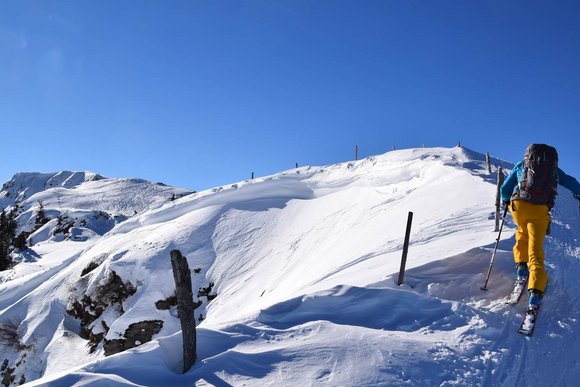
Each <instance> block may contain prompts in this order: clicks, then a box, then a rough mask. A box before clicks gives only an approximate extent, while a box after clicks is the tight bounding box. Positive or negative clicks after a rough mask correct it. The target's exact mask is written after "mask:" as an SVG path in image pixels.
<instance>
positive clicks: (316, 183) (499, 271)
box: [0, 147, 580, 386]
mask: <svg viewBox="0 0 580 387" xmlns="http://www.w3.org/2000/svg"><path fill="white" fill-rule="evenodd" d="M492 162H493V165H494V167H493V171H492V173H489V172H488V171H487V166H486V164H485V155H483V154H481V153H477V152H474V151H471V150H469V149H466V148H460V147H456V148H422V149H409V150H400V151H393V152H388V153H386V154H384V155H378V156H373V157H369V158H366V159H364V160H360V161H354V162H346V163H340V164H335V165H329V166H324V167H302V168H297V169H292V170H288V171H284V172H281V173H278V174H275V175H272V176H266V177H262V178H257V179H254V180H251V181H244V182H238V183H235V184H231V185H228V186H223V187H217V188H215V189H213V190H208V191H204V192H199V193H195V194H191V195H187V196H184V197H181V198H179V199H177V200H173V201H168V200H167V194H168V193H170V192H174V191H175V189H173V188H171V187H166V189H165V190H164V191H161V192H162V194H163V195H162V196H164V199H163V200H161V199H159V198H157V199H155V200H151V199H149V201H148V202H147V205H145V204H139V203H140V202H139V201H138V200H137V199H132V198H133V196H132V194H127V192H131V189H132V188H131V187H132V184H133V183H135V182H128V181H123V182H121V181H109V180H108V179H103V180H102V181H99V180H97V181H84V182H81V183H78V184H76V183H75V184H76V185H75V187H76V188H71V187H70V186H69V187H61V185H62V184H64V183H65V182H67V181H68V180H69V179H70V177H71V176H69V178H67V179H64V176H62V178H59V179H53V181H54V182H57V181H58V182H61V183H60V184H59V186H58V187H53V188H51V189H50V190H46V191H43V194H42V195H43V196H38V195H40V194H41V191H38V192H36V194H35V195H37V196H36V197H35V198H34V199H35V200H38V199H37V198H39V197H41V198H42V201H43V202H46V203H47V205H46V207H47V208H52V209H54V208H56V207H57V205H60V206H61V207H60V208H59V211H60V213H62V212H70V211H72V209H73V208H77V207H79V208H84V209H85V210H95V209H96V208H95V207H96V206H97V204H95V203H96V202H95V201H92V202H91V199H89V197H98V195H95V193H96V192H99V193H100V194H105V197H106V199H103V201H102V202H103V203H107V206H110V207H108V208H115V211H117V212H118V213H121V214H124V215H125V216H126V220H121V221H117V222H115V223H114V224H113V225H112V226H111V227H112V228H111V229H110V231H107V232H106V233H96V232H95V233H93V234H90V233H86V234H83V235H85V237H84V238H82V239H79V240H75V239H74V238H72V239H70V238H69V239H64V240H62V241H56V240H54V239H52V240H50V239H46V240H42V241H40V242H38V243H37V244H35V245H34V246H33V247H32V249H29V250H31V251H28V253H27V254H29V256H31V257H34V258H33V259H32V258H31V259H29V260H25V259H22V263H20V264H18V265H17V266H15V267H14V269H12V270H11V271H9V272H2V273H0V323H1V322H2V321H8V320H11V321H13V323H14V325H16V326H17V333H18V337H19V340H20V342H21V345H23V346H26V347H27V349H25V350H20V351H18V350H15V349H14V348H13V347H10V348H8V349H7V350H6V353H7V355H5V356H6V358H7V359H8V360H9V363H10V366H11V367H12V365H13V364H15V363H16V362H18V361H20V360H22V361H21V364H20V366H19V367H18V368H17V370H16V371H15V375H16V376H17V377H20V376H25V377H26V380H28V381H31V380H35V381H33V382H32V383H31V385H50V386H65V385H73V384H75V383H82V384H89V385H90V384H102V383H107V384H112V385H150V386H156V385H158V386H162V385H192V384H195V385H225V384H230V385H243V384H250V385H264V384H273V385H290V384H299V385H361V386H377V385H441V386H449V385H482V386H492V385H493V386H495V385H520V384H526V385H539V384H542V383H550V384H551V383H553V382H554V381H556V382H557V383H558V384H559V385H573V384H574V383H575V376H574V375H577V374H578V371H580V370H579V369H578V367H579V366H578V365H577V364H576V362H575V360H574V359H575V358H576V357H577V356H578V355H580V353H578V352H580V349H578V348H580V346H579V345H578V344H579V343H578V342H577V339H576V335H575V334H574V332H575V330H576V329H577V328H578V321H579V320H578V318H579V317H580V316H578V314H579V312H578V310H580V309H579V308H578V305H577V301H576V300H577V297H575V296H574V294H573V292H574V284H575V282H574V281H576V279H577V275H578V274H580V260H579V259H578V258H580V250H579V249H578V247H577V235H578V231H579V225H580V214H579V213H578V207H577V203H576V202H575V201H574V200H573V199H572V198H571V195H568V194H567V193H566V192H562V191H563V188H562V187H560V189H561V193H560V195H559V197H558V203H557V206H556V208H555V211H554V222H553V230H552V235H551V236H550V237H549V238H548V239H547V241H546V247H545V248H546V251H547V257H548V258H547V259H548V270H549V275H550V278H551V279H550V292H549V294H547V295H546V298H545V305H544V306H543V314H542V316H541V318H540V320H539V321H538V327H537V332H536V334H535V336H533V337H532V338H529V339H524V338H522V337H518V336H519V335H517V333H516V330H517V325H518V322H519V320H520V319H521V315H522V313H523V312H524V310H525V308H524V305H523V304H522V305H516V306H513V307H509V306H506V305H504V304H503V302H502V299H503V297H504V296H506V295H507V294H508V293H509V291H510V288H511V283H512V279H513V278H512V277H513V263H512V257H511V252H510V250H511V245H512V244H513V238H512V235H513V231H514V224H513V222H512V221H511V220H508V221H507V222H506V229H505V230H504V233H503V234H502V237H503V239H502V241H501V242H500V249H499V251H498V255H497V258H496V265H495V267H494V272H493V274H492V278H491V280H490V283H489V291H488V292H481V290H480V289H479V287H480V286H481V284H482V283H483V280H484V275H485V273H486V270H487V266H488V263H489V258H490V256H491V249H492V248H493V246H494V244H495V238H496V234H495V233H493V232H492V231H493V228H494V221H493V212H494V207H493V206H494V201H495V181H496V171H497V167H498V166H502V167H504V168H508V169H509V168H510V164H509V163H507V162H504V161H501V160H497V159H492ZM75 179H76V178H75ZM75 179H73V180H70V184H72V182H73V181H75ZM49 180H50V179H49ZM49 180H47V181H49ZM67 184H69V183H67ZM139 189H140V190H141V192H145V193H143V194H142V195H141V197H142V198H147V197H150V195H153V196H155V195H156V194H159V192H160V191H156V190H153V189H152V191H143V187H140V188H139ZM156 189H157V188H156ZM75 191H78V192H81V193H82V194H80V195H79V196H75V195H74V194H73V192H75ZM175 192H177V191H175ZM86 194H90V196H87V195H86ZM32 196H34V195H32ZM57 197H60V199H57ZM28 200H30V198H29V199H28ZM59 200H60V202H59ZM151 203H153V204H151ZM147 206H149V207H147ZM30 207H32V204H30ZM134 208H138V209H139V211H136V212H137V213H136V214H135V213H133V214H132V215H131V214H130V213H129V212H130V211H131V210H133V209H134ZM77 210H78V209H76V210H75V211H77ZM408 211H413V212H414V214H415V217H414V224H413V228H412V237H411V248H410V251H409V260H408V263H407V272H406V274H405V284H404V285H403V286H401V287H399V286H397V285H395V284H394V279H395V277H396V276H397V274H398V270H399V263H400V255H401V248H402V239H403V233H404V229H405V223H406V219H407V212H408ZM176 248H177V249H179V250H180V251H182V253H183V254H184V255H185V256H186V257H187V259H188V262H189V265H190V267H191V268H192V280H193V285H194V293H196V289H200V292H199V293H198V294H194V298H195V301H198V302H200V303H201V304H200V307H199V308H198V309H196V317H197V318H198V320H200V321H199V326H198V362H197V363H196V365H195V366H194V367H193V368H192V370H190V372H188V373H187V374H185V375H180V374H179V370H180V368H181V344H180V340H181V334H180V327H179V320H178V319H177V314H176V309H175V306H171V305H170V306H168V308H165V307H163V308H158V307H157V306H156V305H160V304H159V301H164V302H165V301H166V300H169V299H170V297H171V296H172V295H173V292H174V288H173V279H172V273H171V268H170V262H169V252H170V251H171V250H173V249H176ZM117 277H118V278H119V279H120V281H122V283H123V284H125V285H126V286H127V287H128V288H129V289H131V287H134V293H132V294H130V295H129V296H128V297H127V298H126V299H123V300H121V301H120V302H118V303H111V304H110V305H106V306H104V311H103V312H102V313H101V314H100V315H99V316H98V317H97V318H96V319H95V320H93V321H88V322H87V323H86V324H85V325H83V324H84V323H82V322H79V318H75V317H73V316H72V315H71V314H70V313H69V314H67V312H66V311H67V310H71V309H72V308H73V306H74V303H75V302H81V301H82V298H83V297H84V296H86V297H89V298H91V299H92V300H93V301H94V302H96V300H99V297H98V295H99V294H102V293H99V292H102V289H104V288H105V287H106V284H107V283H109V282H110V281H111V278H117ZM210 284H211V286H210ZM125 285H124V286H125ZM204 289H205V290H207V292H203V291H201V290H204ZM129 293H131V292H129ZM162 304H163V303H162ZM85 308H88V309H85V310H89V309H90V310H93V311H94V310H95V309H94V307H93V309H91V308H92V307H91V306H90V305H89V304H87V306H86V307H85ZM80 310H81V311H82V308H81V309H80ZM146 321H159V322H161V325H162V327H161V328H160V329H159V331H158V332H156V333H155V334H154V335H153V339H152V340H151V341H149V342H147V343H141V342H140V343H138V344H137V347H136V348H133V349H130V350H127V351H125V352H122V353H119V354H116V355H114V356H108V357H106V356H105V352H106V348H107V345H109V344H108V343H111V342H114V341H115V340H125V339H126V338H127V335H128V332H129V331H130V330H131V327H132V326H135V324H139V323H143V322H146ZM83 330H85V333H86V332H87V331H88V332H90V333H91V334H92V335H93V336H96V335H102V336H101V337H100V341H98V340H97V339H96V338H93V339H90V340H87V339H83V338H82V337H81V336H82V332H83ZM43 338H47V339H43ZM89 342H90V343H92V344H91V346H92V348H93V351H92V352H91V351H90V350H89V348H88V347H87V343H89ZM565 344H567V345H565ZM0 345H2V344H1V343H0ZM564 350H566V351H567V353H566V354H564V353H563V351H564ZM546 353H547V354H549V357H550V358H558V359H559V360H558V363H554V364H550V367H549V370H546V369H544V368H540V367H537V366H536V365H537V364H539V363H542V364H545V363H546ZM24 354H26V357H25V358H23V355H24ZM71 354H74V356H71ZM73 359H74V360H73ZM1 360H2V359H0V361H1ZM546 368H547V367H546Z"/></svg>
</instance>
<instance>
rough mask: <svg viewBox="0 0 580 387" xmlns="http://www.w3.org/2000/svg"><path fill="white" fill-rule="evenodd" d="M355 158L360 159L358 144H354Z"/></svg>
mask: <svg viewBox="0 0 580 387" xmlns="http://www.w3.org/2000/svg"><path fill="white" fill-rule="evenodd" d="M354 160H355V161H357V160H358V145H355V146H354Z"/></svg>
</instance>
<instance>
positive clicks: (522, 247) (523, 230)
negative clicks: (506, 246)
mask: <svg viewBox="0 0 580 387" xmlns="http://www.w3.org/2000/svg"><path fill="white" fill-rule="evenodd" d="M510 212H511V214H512V216H513V218H514V220H515V222H516V224H517V226H518V229H517V231H516V244H515V245H514V259H515V261H516V263H522V262H527V263H528V270H529V271H530V279H529V282H528V289H537V290H540V291H542V292H543V291H544V290H545V289H546V284H547V283H548V275H547V274H546V270H545V269H544V239H545V237H546V233H547V231H548V225H549V224H550V220H551V219H550V210H549V208H548V206H546V205H543V204H532V203H528V202H525V201H522V200H514V201H512V202H511V203H510Z"/></svg>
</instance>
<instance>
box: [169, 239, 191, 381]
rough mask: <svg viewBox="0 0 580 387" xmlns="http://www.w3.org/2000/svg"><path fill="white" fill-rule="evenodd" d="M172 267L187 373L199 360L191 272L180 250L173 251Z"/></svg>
mask: <svg viewBox="0 0 580 387" xmlns="http://www.w3.org/2000/svg"><path fill="white" fill-rule="evenodd" d="M171 267H172V269H173V278H174V280H175V291H176V292H175V293H176V296H177V313H178V314H179V320H181V331H182V335H183V373H186V372H187V371H189V369H190V368H191V366H192V365H193V364H194V363H195V360H196V358H197V351H196V341H197V338H196V332H195V315H194V310H195V308H194V305H193V290H192V289H191V272H190V271H189V265H188V264H187V259H185V257H184V256H183V255H181V252H180V251H179V250H173V251H171Z"/></svg>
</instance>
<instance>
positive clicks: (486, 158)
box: [485, 153, 491, 173]
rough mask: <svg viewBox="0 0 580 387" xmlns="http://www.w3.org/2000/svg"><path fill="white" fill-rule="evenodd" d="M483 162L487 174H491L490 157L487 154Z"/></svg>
mask: <svg viewBox="0 0 580 387" xmlns="http://www.w3.org/2000/svg"><path fill="white" fill-rule="evenodd" d="M485 162H486V164H487V173H491V157H489V153H486V154H485Z"/></svg>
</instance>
